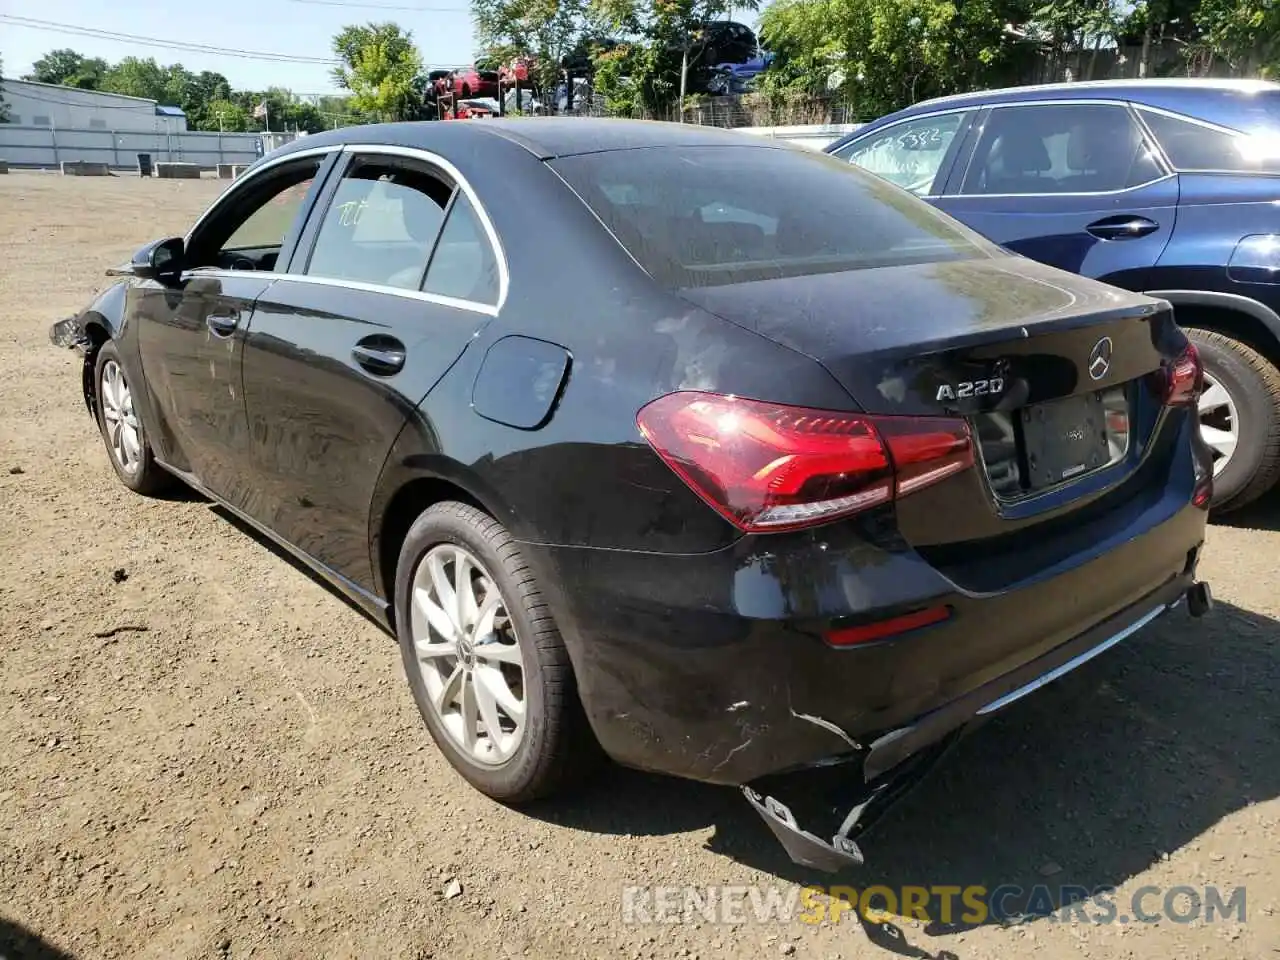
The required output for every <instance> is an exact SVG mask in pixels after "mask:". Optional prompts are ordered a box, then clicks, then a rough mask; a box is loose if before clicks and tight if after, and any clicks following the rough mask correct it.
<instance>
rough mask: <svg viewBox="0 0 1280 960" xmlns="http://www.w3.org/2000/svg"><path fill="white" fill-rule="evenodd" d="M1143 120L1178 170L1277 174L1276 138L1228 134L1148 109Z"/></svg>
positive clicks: (1279, 159) (1279, 157)
mask: <svg viewBox="0 0 1280 960" xmlns="http://www.w3.org/2000/svg"><path fill="white" fill-rule="evenodd" d="M1142 118H1143V120H1145V121H1146V124H1147V126H1148V127H1150V128H1151V132H1152V133H1153V134H1155V138H1156V140H1157V141H1158V142H1159V144H1160V146H1161V147H1163V148H1164V153H1165V156H1167V157H1168V158H1169V162H1170V163H1172V164H1173V166H1174V167H1175V168H1176V169H1178V170H1221V171H1230V172H1232V173H1280V143H1278V142H1277V138H1276V137H1268V136H1256V135H1249V134H1244V133H1239V134H1237V133H1228V132H1226V131H1225V130H1216V129H1214V128H1212V127H1206V126H1204V125H1203V124H1199V123H1193V122H1192V121H1191V120H1184V119H1181V118H1179V117H1171V116H1169V115H1168V114H1165V113H1155V112H1154V111H1150V110H1143V111H1142Z"/></svg>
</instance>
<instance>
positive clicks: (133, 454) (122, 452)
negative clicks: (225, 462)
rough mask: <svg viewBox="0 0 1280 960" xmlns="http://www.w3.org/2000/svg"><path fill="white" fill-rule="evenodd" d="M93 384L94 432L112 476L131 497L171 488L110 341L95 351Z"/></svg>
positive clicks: (171, 480)
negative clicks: (98, 435) (104, 449)
mask: <svg viewBox="0 0 1280 960" xmlns="http://www.w3.org/2000/svg"><path fill="white" fill-rule="evenodd" d="M93 383H94V390H95V391H96V392H95V394H94V396H95V403H94V407H95V408H96V412H97V418H98V429H99V430H100V431H101V432H102V440H103V442H104V443H105V444H106V445H107V456H108V457H109V458H110V460H111V466H112V467H114V468H115V471H116V476H118V477H119V478H120V480H121V482H122V483H123V484H124V485H125V486H126V487H128V488H129V489H130V490H132V491H133V492H134V493H141V494H143V495H144V496H154V495H156V494H159V493H162V492H163V491H164V490H166V489H167V488H168V487H170V486H171V485H172V483H173V477H172V475H170V474H169V473H167V472H166V471H165V469H164V468H163V467H161V466H160V465H159V464H158V463H156V460H155V456H154V454H153V453H152V451H151V444H150V442H148V440H147V433H146V430H145V429H144V428H143V426H142V418H141V417H140V416H139V415H138V412H137V410H136V408H135V407H134V402H133V397H134V391H133V387H132V385H131V384H130V382H129V378H128V375H127V374H126V373H125V370H124V364H123V363H121V362H120V351H119V350H117V349H116V345H115V343H113V342H112V341H110V340H108V341H107V342H106V343H104V344H103V345H102V346H101V347H99V348H98V357H97V360H96V361H95V363H94V369H93Z"/></svg>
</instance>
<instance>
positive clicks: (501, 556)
mask: <svg viewBox="0 0 1280 960" xmlns="http://www.w3.org/2000/svg"><path fill="white" fill-rule="evenodd" d="M395 612H396V635H397V638H398V639H399V641H400V653H401V657H402V659H403V661H404V668H405V674H406V676H407V677H408V680H409V686H410V689H411V690H412V691H413V698H414V700H415V702H416V703H417V705H418V710H419V712H420V713H421V714H422V719H423V722H424V723H425V724H426V726H427V729H428V730H430V731H431V735H432V737H433V738H434V739H435V741H436V744H437V745H438V746H439V747H440V750H441V751H442V752H443V753H444V755H445V758H446V759H447V760H448V761H449V763H450V764H452V765H453V767H454V769H456V770H457V771H458V772H459V773H461V774H462V776H463V777H465V778H466V779H467V780H468V781H469V782H470V783H471V784H472V785H473V786H475V787H476V788H477V789H478V790H480V791H481V792H482V793H485V794H487V795H488V796H490V797H492V798H493V799H495V800H499V801H502V802H504V803H511V804H515V803H524V802H528V801H531V800H535V799H539V798H541V797H545V796H548V795H550V794H552V793H554V792H557V791H558V790H560V789H561V788H562V787H564V786H565V785H567V783H569V782H570V781H571V780H574V779H577V778H578V777H580V776H581V775H582V774H584V773H586V772H588V770H589V769H590V768H591V766H592V765H593V764H592V761H593V760H594V759H595V755H596V753H597V751H598V747H596V746H595V742H594V739H593V738H592V737H591V734H590V729H589V727H588V726H587V721H586V717H585V715H584V714H583V711H582V708H581V705H580V704H579V702H578V696H577V688H576V685H575V683H574V677H573V669H572V667H571V665H570V663H569V656H568V653H567V651H566V650H565V646H564V641H563V640H562V639H561V637H560V632H559V630H558V629H557V628H556V625H555V622H554V621H553V620H552V618H551V612H550V610H549V609H548V608H547V604H546V602H545V601H544V600H543V598H542V594H541V593H540V592H539V590H538V586H537V584H536V582H535V581H534V578H533V573H532V571H530V569H529V567H528V566H527V564H526V563H525V561H524V559H523V558H522V557H521V555H520V550H519V548H518V546H517V545H516V542H515V541H514V540H513V539H512V537H511V535H510V534H509V533H508V532H507V530H506V528H504V527H503V526H502V524H500V523H498V521H496V520H495V519H493V518H492V517H490V516H489V515H488V514H486V513H484V512H483V511H481V510H477V509H476V508H475V507H472V506H469V505H467V504H463V503H457V502H452V501H449V502H444V503H438V504H435V505H434V506H432V507H430V508H428V509H427V510H425V511H424V512H423V513H422V515H421V516H419V517H418V519H417V520H416V521H415V522H414V524H413V526H412V527H411V528H410V529H409V533H408V535H407V536H406V537H405V541H404V544H403V546H402V547H401V549H400V559H399V563H398V564H397V566H396V588H395Z"/></svg>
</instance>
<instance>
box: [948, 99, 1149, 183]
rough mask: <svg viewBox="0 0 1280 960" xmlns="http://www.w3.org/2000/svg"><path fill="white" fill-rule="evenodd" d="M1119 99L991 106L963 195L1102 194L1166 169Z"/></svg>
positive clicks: (971, 161) (967, 174) (1145, 179)
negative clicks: (1161, 165) (1107, 102)
mask: <svg viewBox="0 0 1280 960" xmlns="http://www.w3.org/2000/svg"><path fill="white" fill-rule="evenodd" d="M1162 172H1163V171H1162V170H1161V167H1160V164H1159V161H1157V160H1156V157H1155V152H1154V150H1153V149H1152V147H1151V145H1150V144H1148V143H1147V140H1146V137H1145V135H1144V134H1143V131H1142V128H1141V127H1140V126H1139V125H1138V123H1137V122H1136V121H1135V120H1134V118H1133V116H1132V115H1131V114H1130V113H1129V111H1128V109H1127V108H1126V107H1124V106H1123V105H1121V104H1094V103H1090V104H1079V103H1055V104H1037V105H1034V106H1012V107H1000V108H997V109H994V110H992V111H991V114H990V116H989V117H988V118H987V121H986V123H985V124H983V128H982V135H981V137H980V138H979V140H978V145H977V147H976V148H975V149H974V153H973V157H972V158H971V159H970V161H969V167H968V170H967V172H966V173H965V178H964V184H963V186H962V188H961V192H962V193H966V194H986V195H991V194H1003V195H1008V194H1052V193H1103V192H1107V191H1112V190H1124V189H1126V188H1128V187H1136V186H1139V185H1141V184H1143V183H1149V182H1150V181H1152V180H1155V179H1157V178H1159V177H1160V176H1161V175H1162Z"/></svg>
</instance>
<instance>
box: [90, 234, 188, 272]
mask: <svg viewBox="0 0 1280 960" xmlns="http://www.w3.org/2000/svg"><path fill="white" fill-rule="evenodd" d="M183 253H184V251H183V242H182V238H181V237H169V238H168V239H166V240H156V241H155V242H153V243H149V244H147V245H146V246H145V247H143V248H142V249H141V250H139V251H138V252H137V253H135V254H134V255H133V257H132V258H130V260H129V263H128V264H127V265H125V266H123V267H115V268H114V269H111V270H108V271H107V276H109V277H137V278H138V279H139V280H159V281H161V282H162V283H163V282H165V281H169V280H175V279H177V277H178V275H179V274H181V273H182V260H183Z"/></svg>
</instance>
